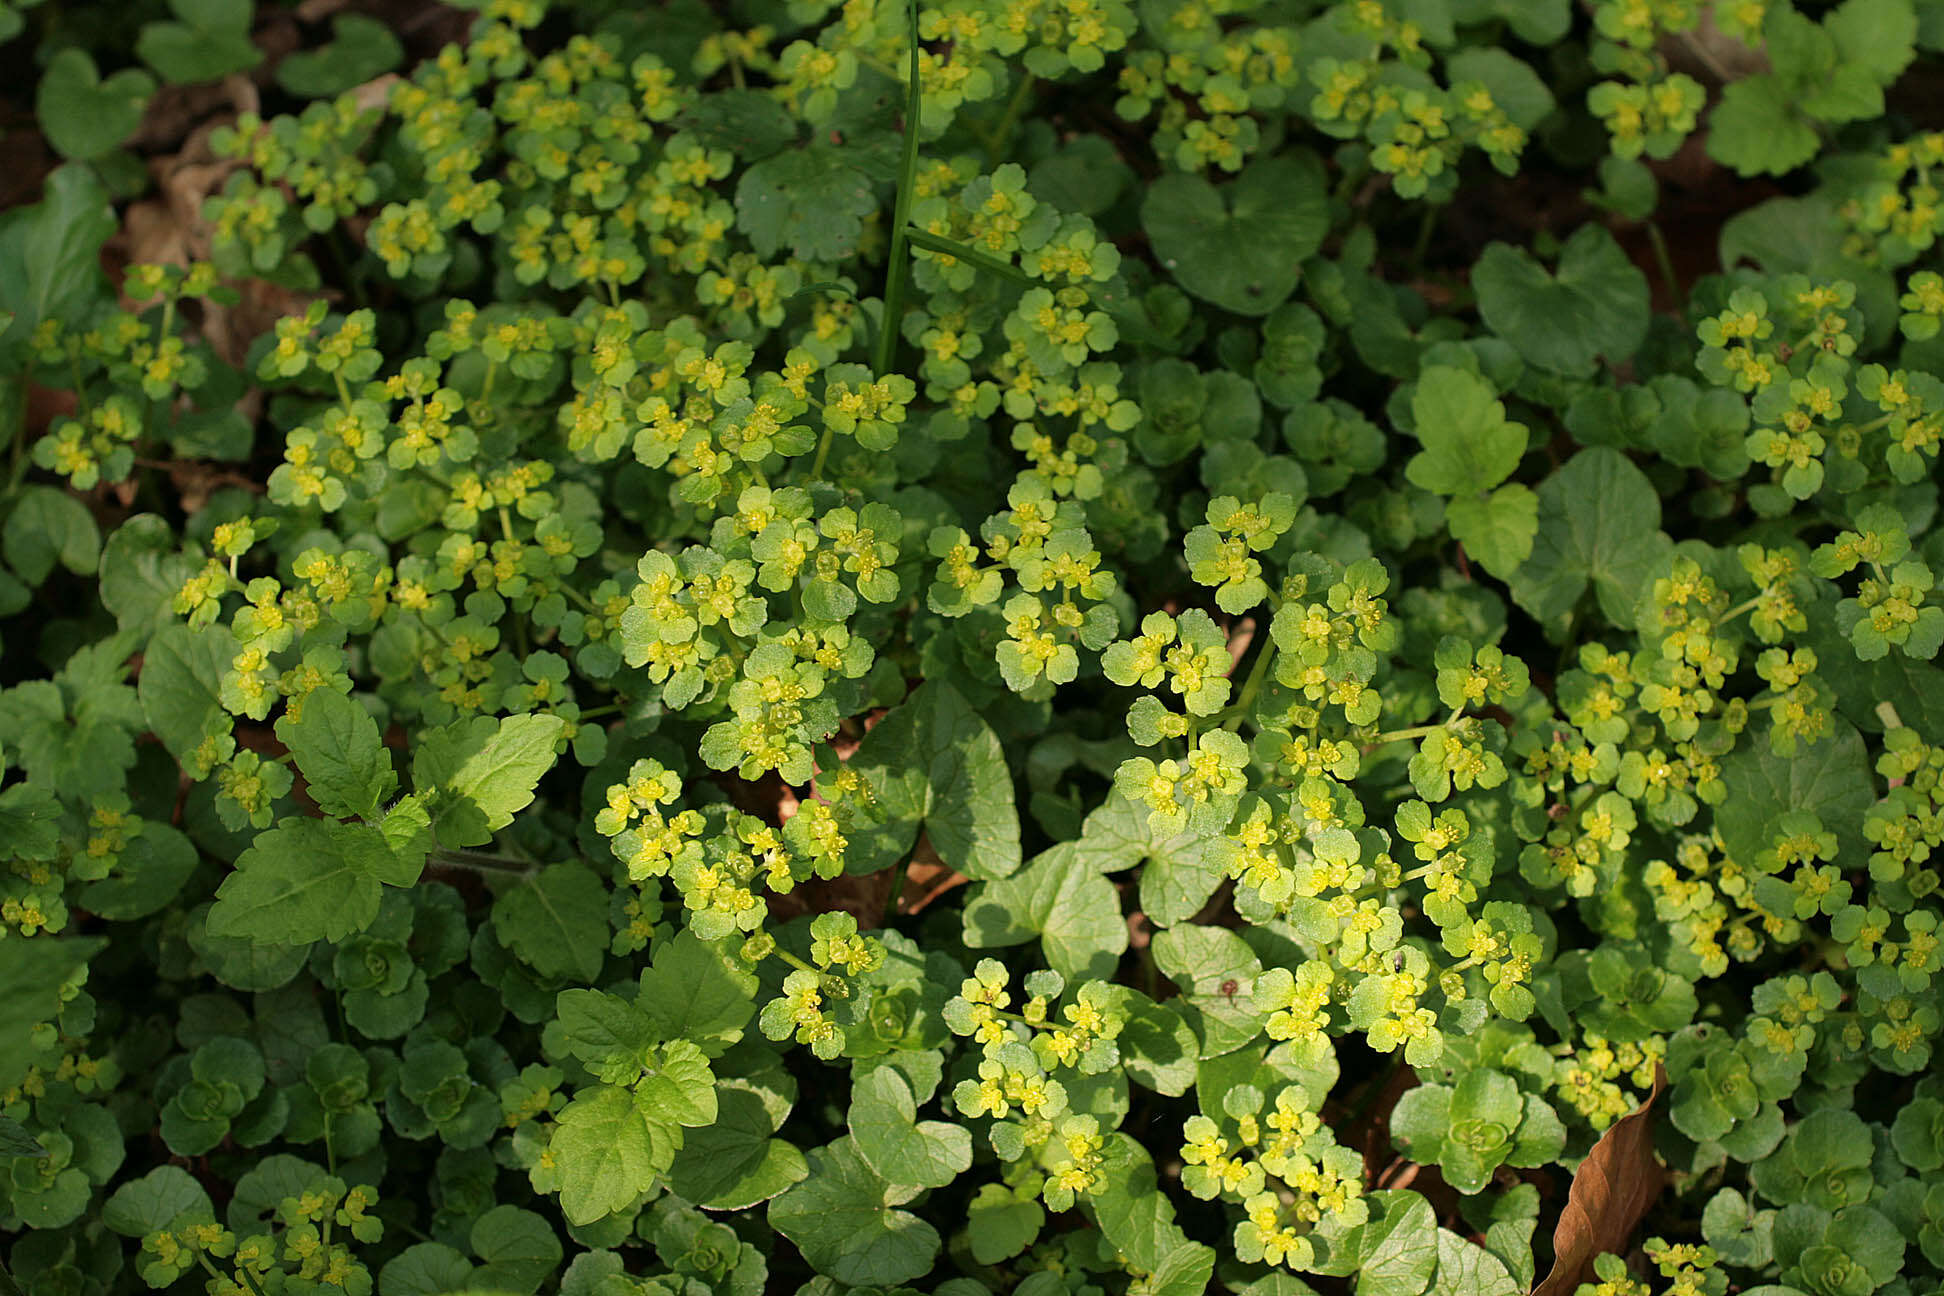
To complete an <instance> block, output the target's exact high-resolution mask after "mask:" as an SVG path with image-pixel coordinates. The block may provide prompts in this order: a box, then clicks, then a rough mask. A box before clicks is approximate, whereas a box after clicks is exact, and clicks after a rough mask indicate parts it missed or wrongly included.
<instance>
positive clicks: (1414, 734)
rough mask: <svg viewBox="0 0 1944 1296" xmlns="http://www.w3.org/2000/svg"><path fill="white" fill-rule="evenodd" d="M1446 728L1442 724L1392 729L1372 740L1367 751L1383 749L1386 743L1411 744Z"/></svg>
mask: <svg viewBox="0 0 1944 1296" xmlns="http://www.w3.org/2000/svg"><path fill="white" fill-rule="evenodd" d="M1444 727H1445V726H1443V725H1441V724H1428V725H1415V726H1413V727H1412V728H1409V729H1392V730H1390V731H1389V732H1387V733H1380V734H1378V735H1376V736H1375V737H1374V738H1372V739H1371V740H1370V742H1369V743H1368V744H1367V745H1366V747H1365V750H1369V748H1371V747H1382V746H1383V745H1384V744H1385V743H1394V742H1409V741H1412V740H1414V739H1418V738H1423V737H1427V736H1428V735H1430V734H1434V733H1437V732H1439V731H1440V730H1442V729H1443V728H1444Z"/></svg>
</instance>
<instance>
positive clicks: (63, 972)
mask: <svg viewBox="0 0 1944 1296" xmlns="http://www.w3.org/2000/svg"><path fill="white" fill-rule="evenodd" d="M107 944H108V942H107V941H106V940H104V939H102V938H101V937H96V936H90V937H77V936H64V937H53V936H42V937H36V938H35V939H33V940H27V939H24V938H20V937H14V938H12V939H8V940H0V986H5V987H6V988H7V992H6V993H5V994H3V995H0V1089H10V1088H12V1087H13V1086H14V1085H17V1084H19V1083H20V1081H21V1079H22V1077H24V1076H25V1075H26V1074H27V1070H28V1068H29V1067H30V1066H32V1065H34V1064H35V1063H36V1062H38V1061H42V1060H43V1055H42V1045H40V1044H38V1043H36V1042H35V1041H34V1040H32V1039H31V1038H30V1037H31V1036H32V1034H33V1031H34V1028H35V1027H36V1026H38V1025H40V1024H41V1023H42V1022H49V1021H53V1020H54V1018H55V1017H56V1016H58V1015H59V1013H60V1011H61V1002H62V1001H61V987H62V986H63V985H64V984H65V983H66V982H67V980H68V978H69V977H71V976H73V975H74V973H75V972H77V971H78V970H80V968H81V967H82V965H83V964H85V963H86V962H87V961H88V960H89V959H90V958H93V957H94V956H95V954H97V953H99V952H100V951H101V949H102V948H103V947H105V946H106V945H107ZM48 1043H49V1044H53V1043H54V1041H51V1040H50V1041H48Z"/></svg>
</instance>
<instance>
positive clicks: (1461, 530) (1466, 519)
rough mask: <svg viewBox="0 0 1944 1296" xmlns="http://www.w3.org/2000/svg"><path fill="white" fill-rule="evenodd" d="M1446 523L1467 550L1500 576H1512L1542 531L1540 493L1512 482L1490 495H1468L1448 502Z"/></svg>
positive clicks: (1502, 578) (1503, 578)
mask: <svg viewBox="0 0 1944 1296" xmlns="http://www.w3.org/2000/svg"><path fill="white" fill-rule="evenodd" d="M1445 525H1446V526H1447V527H1449V528H1450V530H1451V538H1452V539H1453V540H1456V541H1457V542H1458V543H1459V544H1461V545H1463V546H1465V552H1466V553H1467V554H1469V555H1471V557H1472V558H1473V559H1475V560H1476V561H1477V562H1478V565H1479V566H1481V567H1483V568H1484V569H1485V570H1486V571H1488V572H1490V573H1491V574H1492V575H1494V576H1496V577H1498V578H1499V579H1500V580H1507V581H1509V580H1511V579H1512V575H1513V573H1514V572H1516V571H1518V570H1519V565H1520V564H1521V563H1523V562H1524V561H1525V560H1526V559H1527V558H1530V557H1531V556H1532V542H1533V539H1534V537H1536V536H1537V535H1538V534H1539V497H1538V496H1537V495H1536V494H1534V493H1533V492H1532V490H1531V489H1530V488H1529V487H1525V486H1521V485H1520V484H1519V483H1518V482H1508V483H1507V484H1506V485H1504V486H1501V487H1499V488H1498V489H1497V490H1495V491H1493V492H1492V493H1491V494H1490V495H1467V496H1465V497H1463V498H1462V499H1455V500H1452V501H1451V503H1449V504H1447V505H1445Z"/></svg>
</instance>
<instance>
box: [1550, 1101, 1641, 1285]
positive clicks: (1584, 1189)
mask: <svg viewBox="0 0 1944 1296" xmlns="http://www.w3.org/2000/svg"><path fill="white" fill-rule="evenodd" d="M1666 1089H1667V1069H1666V1068H1665V1067H1662V1066H1661V1065H1660V1064H1659V1063H1656V1064H1655V1065H1654V1088H1653V1091H1652V1092H1651V1093H1649V1094H1648V1095H1647V1098H1646V1101H1644V1102H1642V1103H1641V1104H1640V1106H1638V1107H1636V1108H1634V1109H1633V1110H1632V1111H1630V1112H1628V1113H1627V1114H1626V1115H1625V1116H1622V1117H1621V1118H1620V1119H1619V1120H1617V1121H1615V1122H1614V1123H1613V1126H1612V1128H1610V1129H1608V1130H1607V1132H1606V1133H1604V1134H1602V1135H1601V1136H1600V1141H1599V1142H1597V1143H1595V1144H1594V1145H1593V1150H1592V1151H1591V1152H1589V1153H1587V1154H1586V1160H1584V1161H1582V1162H1580V1168H1579V1171H1578V1173H1576V1174H1575V1175H1574V1176H1573V1186H1572V1187H1571V1188H1570V1189H1568V1190H1567V1193H1566V1208H1565V1209H1564V1210H1562V1211H1561V1212H1560V1213H1559V1223H1558V1224H1557V1225H1555V1226H1554V1227H1553V1267H1552V1272H1551V1273H1549V1274H1547V1275H1546V1277H1545V1280H1544V1281H1543V1282H1541V1283H1540V1284H1539V1285H1538V1286H1536V1287H1534V1288H1533V1289H1532V1296H1569V1294H1570V1293H1571V1292H1572V1291H1573V1289H1574V1288H1576V1287H1578V1286H1579V1284H1580V1283H1581V1281H1583V1280H1584V1279H1585V1277H1586V1275H1587V1272H1588V1270H1590V1269H1591V1268H1592V1265H1593V1257H1594V1256H1597V1255H1600V1254H1602V1253H1603V1252H1607V1251H1612V1252H1615V1253H1620V1252H1624V1251H1625V1250H1626V1247H1627V1244H1628V1242H1629V1241H1630V1240H1631V1239H1632V1238H1633V1233H1634V1229H1635V1227H1636V1226H1637V1225H1639V1223H1640V1217H1641V1216H1643V1215H1645V1214H1646V1213H1647V1208H1648V1207H1649V1206H1651V1205H1652V1204H1653V1201H1654V1198H1655V1197H1657V1196H1659V1195H1660V1190H1661V1187H1662V1185H1663V1184H1665V1182H1666V1179H1667V1174H1666V1171H1664V1170H1663V1169H1661V1163H1660V1162H1659V1161H1658V1160H1656V1159H1655V1158H1654V1119H1653V1118H1654V1104H1655V1103H1656V1102H1658V1101H1659V1099H1660V1096H1661V1094H1662V1093H1664V1092H1665V1091H1666Z"/></svg>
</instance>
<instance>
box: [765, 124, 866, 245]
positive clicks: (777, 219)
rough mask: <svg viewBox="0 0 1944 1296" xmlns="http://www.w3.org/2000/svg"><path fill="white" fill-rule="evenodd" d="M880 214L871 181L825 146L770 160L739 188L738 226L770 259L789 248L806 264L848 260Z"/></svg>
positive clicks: (790, 151)
mask: <svg viewBox="0 0 1944 1296" xmlns="http://www.w3.org/2000/svg"><path fill="white" fill-rule="evenodd" d="M876 210H877V197H876V195H875V194H874V193H873V192H872V189H871V181H870V178H869V177H868V176H866V175H865V174H864V173H863V172H862V171H859V170H857V169H856V168H854V167H852V166H850V165H849V163H848V162H847V161H846V160H845V154H844V152H843V151H842V150H841V149H835V148H831V147H828V146H826V145H822V144H812V145H810V146H809V147H807V148H801V149H789V150H786V151H784V152H782V153H778V154H776V155H775V156H774V157H770V158H766V159H764V160H763V161H761V162H758V163H757V164H756V165H754V166H752V167H750V168H749V169H748V170H747V171H745V172H743V175H742V179H741V181H740V182H738V183H737V185H736V227H737V228H738V229H740V230H742V232H743V233H745V234H747V235H748V236H749V241H750V243H751V245H752V246H754V247H755V249H756V251H757V254H758V255H760V256H764V257H772V256H775V255H776V254H777V252H778V251H780V250H782V249H783V248H785V247H787V248H789V249H790V252H791V254H792V255H794V256H796V257H798V258H799V259H801V260H804V261H826V262H841V261H844V260H846V259H848V258H849V257H851V256H853V255H854V254H855V253H856V252H857V241H858V237H859V236H860V235H861V234H862V233H863V231H864V218H865V217H867V216H869V215H870V214H871V213H872V212H874V211H876Z"/></svg>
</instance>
